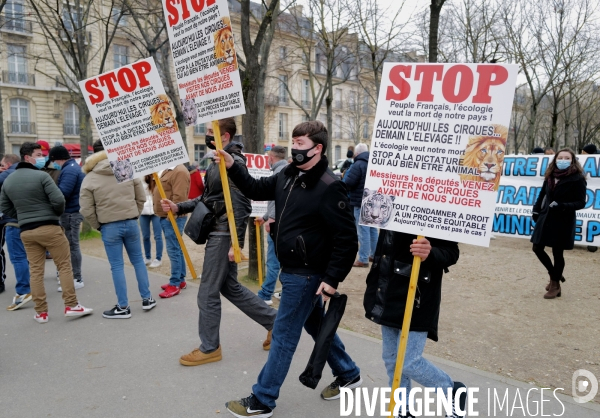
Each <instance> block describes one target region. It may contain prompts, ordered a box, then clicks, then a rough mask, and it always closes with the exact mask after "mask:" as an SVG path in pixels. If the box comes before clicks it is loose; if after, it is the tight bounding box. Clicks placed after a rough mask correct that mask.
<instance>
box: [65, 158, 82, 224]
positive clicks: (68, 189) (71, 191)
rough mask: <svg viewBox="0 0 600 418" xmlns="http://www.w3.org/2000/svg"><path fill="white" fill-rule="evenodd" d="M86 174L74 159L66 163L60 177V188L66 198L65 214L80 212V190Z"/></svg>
mask: <svg viewBox="0 0 600 418" xmlns="http://www.w3.org/2000/svg"><path fill="white" fill-rule="evenodd" d="M84 177H85V174H83V171H81V167H79V164H77V162H76V161H75V160H74V159H70V160H67V161H65V163H64V164H63V165H62V167H61V169H60V176H58V188H59V189H60V191H61V192H62V194H63V196H64V197H65V201H66V204H65V213H75V212H79V209H80V206H79V190H80V189H81V182H82V181H83V179H84Z"/></svg>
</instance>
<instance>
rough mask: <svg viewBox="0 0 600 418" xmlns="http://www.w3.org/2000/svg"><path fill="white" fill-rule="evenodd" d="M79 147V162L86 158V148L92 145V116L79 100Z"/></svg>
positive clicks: (81, 98)
mask: <svg viewBox="0 0 600 418" xmlns="http://www.w3.org/2000/svg"><path fill="white" fill-rule="evenodd" d="M79 99H80V101H79V103H78V105H79V106H78V107H79V145H80V147H81V160H82V161H85V159H86V158H87V156H88V146H89V145H91V144H92V115H90V111H89V109H88V107H87V105H86V103H85V101H84V100H83V97H80V98H79Z"/></svg>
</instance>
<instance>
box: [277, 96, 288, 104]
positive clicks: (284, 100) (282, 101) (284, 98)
mask: <svg viewBox="0 0 600 418" xmlns="http://www.w3.org/2000/svg"><path fill="white" fill-rule="evenodd" d="M289 104H290V99H289V97H287V96H279V106H289Z"/></svg>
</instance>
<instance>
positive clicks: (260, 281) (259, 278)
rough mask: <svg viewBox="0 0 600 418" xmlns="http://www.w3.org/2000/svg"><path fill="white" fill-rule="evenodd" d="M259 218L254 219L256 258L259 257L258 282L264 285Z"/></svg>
mask: <svg viewBox="0 0 600 418" xmlns="http://www.w3.org/2000/svg"><path fill="white" fill-rule="evenodd" d="M258 222H259V221H258V218H256V219H255V220H254V224H255V225H256V258H257V259H258V284H259V286H262V283H263V271H262V267H263V266H262V255H261V251H260V223H258Z"/></svg>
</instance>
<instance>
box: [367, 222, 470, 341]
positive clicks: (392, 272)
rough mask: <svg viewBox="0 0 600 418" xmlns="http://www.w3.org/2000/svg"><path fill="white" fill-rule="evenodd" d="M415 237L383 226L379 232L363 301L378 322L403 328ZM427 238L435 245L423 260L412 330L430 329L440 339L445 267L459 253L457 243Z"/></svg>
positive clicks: (456, 258)
mask: <svg viewBox="0 0 600 418" xmlns="http://www.w3.org/2000/svg"><path fill="white" fill-rule="evenodd" d="M415 238H416V237H415V236H414V235H410V234H405V233H402V232H393V231H387V230H383V229H382V230H381V232H380V234H379V240H378V241H377V249H376V250H375V259H374V261H373V265H372V266H371V271H370V272H369V274H368V275H367V290H366V292H365V298H364V301H363V305H364V307H365V316H366V317H367V318H368V319H370V320H371V321H373V322H375V323H377V324H381V325H386V326H389V327H394V328H402V321H403V320H404V309H405V307H406V299H407V296H408V287H409V283H410V269H411V268H412V262H413V258H414V257H413V256H412V254H411V252H410V244H412V240H413V239H415ZM427 239H428V240H429V242H430V243H431V247H432V248H431V252H430V253H429V256H428V257H427V259H426V260H425V261H423V262H422V263H421V269H420V271H419V281H418V283H417V293H416V294H415V304H414V307H413V314H412V320H411V323H410V330H411V331H417V332H427V337H428V338H430V339H432V340H434V341H437V340H438V335H437V329H438V320H439V317H440V303H441V301H442V276H443V274H444V270H445V269H447V268H448V267H449V266H451V265H453V264H456V262H457V261H458V256H459V254H460V252H459V249H458V244H457V243H456V242H451V241H444V240H440V239H436V238H427Z"/></svg>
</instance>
